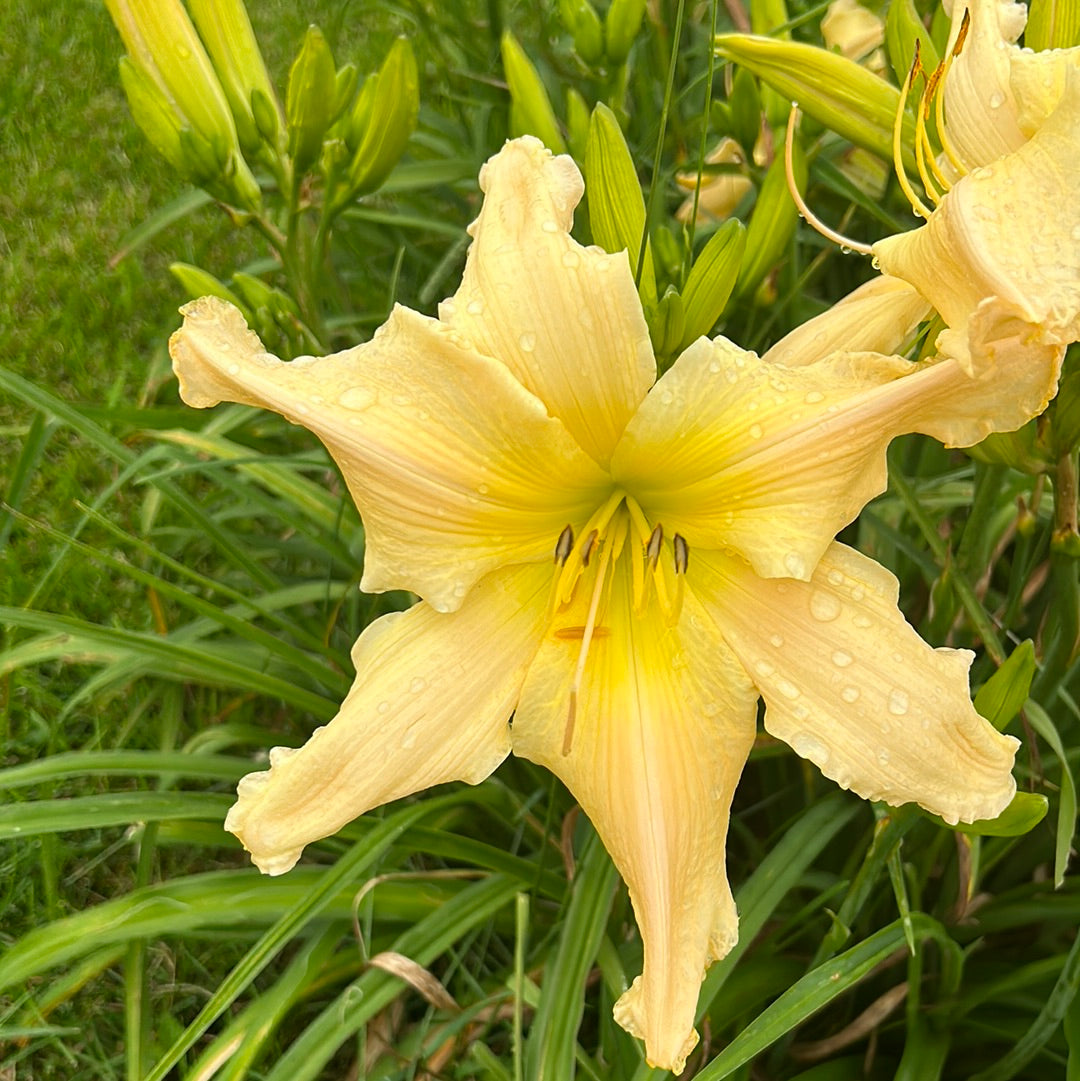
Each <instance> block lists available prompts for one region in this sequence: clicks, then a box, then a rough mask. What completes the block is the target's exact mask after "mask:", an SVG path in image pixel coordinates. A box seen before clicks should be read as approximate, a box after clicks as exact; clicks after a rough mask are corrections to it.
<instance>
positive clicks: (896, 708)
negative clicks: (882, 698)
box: [889, 689, 909, 717]
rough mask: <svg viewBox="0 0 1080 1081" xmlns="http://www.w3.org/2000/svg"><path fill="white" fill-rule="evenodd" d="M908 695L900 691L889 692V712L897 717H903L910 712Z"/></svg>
mask: <svg viewBox="0 0 1080 1081" xmlns="http://www.w3.org/2000/svg"><path fill="white" fill-rule="evenodd" d="M908 702H909V700H908V696H907V693H906V692H904V691H901V690H899V689H897V690H893V691H890V692H889V712H890V713H891V714H893V716H895V717H903V715H904V714H905V713H907V711H908Z"/></svg>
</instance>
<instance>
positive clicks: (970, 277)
mask: <svg viewBox="0 0 1080 1081" xmlns="http://www.w3.org/2000/svg"><path fill="white" fill-rule="evenodd" d="M1078 115H1080V70H1074V69H1070V70H1069V72H1068V78H1067V79H1066V90H1065V93H1064V95H1063V96H1062V99H1061V101H1060V103H1059V104H1058V106H1057V108H1056V109H1055V110H1054V112H1053V113H1052V114H1051V116H1050V117H1049V118H1048V119H1047V121H1046V123H1045V124H1044V125H1043V126H1042V127H1041V128H1040V129H1039V131H1038V132H1036V134H1035V135H1034V136H1033V137H1032V138H1031V139H1030V140H1029V141H1027V142H1026V143H1024V145H1023V146H1021V147H1020V148H1019V149H1018V150H1016V151H1015V152H1013V153H1011V154H1009V155H1008V156H1007V157H1005V158H1003V159H1002V160H1001V161H997V162H995V163H994V164H992V165H988V166H986V167H985V168H982V169H978V170H977V171H975V172H973V173H971V174H970V175H968V176H966V177H964V178H963V179H962V180H960V181H958V182H957V183H956V185H955V186H954V187H953V189H952V190H951V191H950V192H949V193H948V194H947V195H945V197H944V198H943V199H942V201H941V203H940V205H939V206H938V208H937V209H936V210H935V211H934V213H933V214H932V215H931V217H930V220H929V221H928V222H927V223H926V225H924V226H922V227H921V228H919V229H915V230H912V231H911V232H908V233H900V234H898V235H897V236H892V237H888V238H886V239H885V240H881V241H879V242H878V243H877V244H875V245H874V255H875V256H876V257H877V260H878V262H879V264H880V266H881V268H882V270H884V271H885V272H886V273H887V274H893V275H895V276H897V277H900V278H903V279H904V280H905V281H908V282H910V283H911V284H912V285H914V286H915V288H916V289H918V290H919V292H920V293H922V295H923V296H924V297H925V298H926V299H927V300H928V301H929V302H930V303H931V304H933V306H934V307H935V308H937V310H938V311H939V312H940V313H941V316H942V318H943V319H944V320H945V322H946V323H948V324H949V326H950V327H951V328H952V329H953V330H958V331H963V330H964V329H965V328H966V326H967V322H968V319H969V318H970V316H971V314H972V312H973V311H974V310H975V308H976V307H978V305H979V304H980V303H981V302H982V301H983V300H984V299H986V298H988V297H997V298H998V299H999V300H1000V301H1001V303H1002V306H1003V309H1004V310H1006V311H1008V312H1010V313H1011V314H1013V315H1015V316H1016V317H1017V318H1020V319H1022V320H1024V321H1025V322H1027V323H1031V324H1033V325H1034V326H1037V327H1038V328H1039V329H1040V331H1041V332H1042V335H1043V337H1044V339H1045V340H1046V341H1047V342H1051V343H1055V344H1062V345H1064V344H1068V343H1069V342H1073V341H1076V340H1077V339H1078V338H1080V184H1077V182H1076V171H1077V163H1078V162H1080V124H1078V123H1077V119H1076V118H1077V116H1078ZM1018 237H1022V238H1023V242H1022V243H1018V241H1017V238H1018Z"/></svg>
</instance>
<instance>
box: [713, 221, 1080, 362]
mask: <svg viewBox="0 0 1080 1081" xmlns="http://www.w3.org/2000/svg"><path fill="white" fill-rule="evenodd" d="M1074 232H1075V230H1074ZM719 371H720V361H718V360H712V361H710V362H709V372H710V374H712V375H716V373H717V372H719Z"/></svg>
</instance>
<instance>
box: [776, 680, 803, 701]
mask: <svg viewBox="0 0 1080 1081" xmlns="http://www.w3.org/2000/svg"><path fill="white" fill-rule="evenodd" d="M776 689H777V690H778V691H779V692H780V693H781V694H782V695H783V696H784V697H785V698H791V699H795V698H798V697H799V695H800V694H801V693H802V692H801V691H800V690H799V688H798V687H796V686H795V684H794V683H791V682H790V681H789V680H786V679H780V680H777V681H776Z"/></svg>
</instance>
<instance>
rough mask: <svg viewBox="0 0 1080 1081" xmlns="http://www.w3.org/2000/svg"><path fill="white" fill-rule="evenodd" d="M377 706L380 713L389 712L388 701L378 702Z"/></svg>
mask: <svg viewBox="0 0 1080 1081" xmlns="http://www.w3.org/2000/svg"><path fill="white" fill-rule="evenodd" d="M378 708H379V712H380V713H383V714H386V713H389V712H390V703H389V702H380V703H379V707H378Z"/></svg>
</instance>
